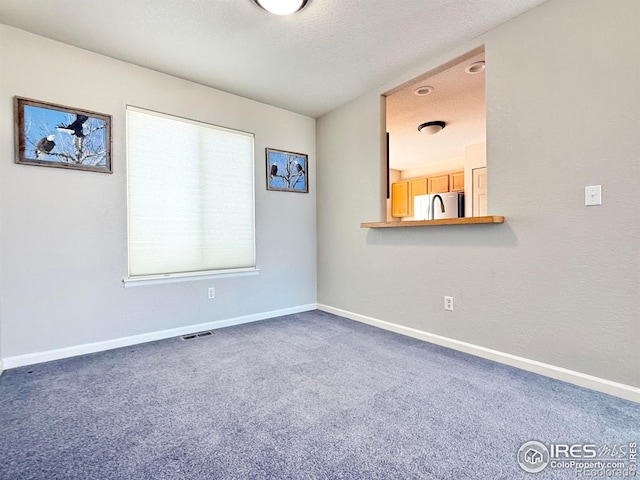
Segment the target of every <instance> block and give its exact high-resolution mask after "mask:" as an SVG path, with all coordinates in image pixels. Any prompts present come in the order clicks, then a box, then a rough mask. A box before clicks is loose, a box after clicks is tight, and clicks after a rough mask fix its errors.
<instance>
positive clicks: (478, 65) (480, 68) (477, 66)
mask: <svg viewBox="0 0 640 480" xmlns="http://www.w3.org/2000/svg"><path fill="white" fill-rule="evenodd" d="M485 68H486V66H485V64H484V61H480V62H475V63H472V64H471V65H469V66H468V67H467V68H465V69H464V71H465V72H467V73H470V74H472V75H473V74H474V73H480V72H484V69H485Z"/></svg>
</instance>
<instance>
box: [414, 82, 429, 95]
mask: <svg viewBox="0 0 640 480" xmlns="http://www.w3.org/2000/svg"><path fill="white" fill-rule="evenodd" d="M433 90H434V88H433V87H431V86H428V85H425V86H423V87H418V88H416V89H415V91H414V93H415V94H416V95H418V96H420V97H422V96H424V95H429V94H430V93H431V92H433Z"/></svg>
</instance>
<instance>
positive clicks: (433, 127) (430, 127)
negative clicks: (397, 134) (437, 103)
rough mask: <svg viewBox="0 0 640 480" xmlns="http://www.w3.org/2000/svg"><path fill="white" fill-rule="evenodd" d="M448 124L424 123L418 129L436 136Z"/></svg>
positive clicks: (439, 122)
mask: <svg viewBox="0 0 640 480" xmlns="http://www.w3.org/2000/svg"><path fill="white" fill-rule="evenodd" d="M446 126H447V124H446V123H444V122H441V121H439V120H438V121H435V122H427V123H423V124H422V125H420V126H419V127H418V131H419V132H422V133H426V134H427V135H435V134H436V133H438V132H440V131H441V130H442V129H443V128H444V127H446Z"/></svg>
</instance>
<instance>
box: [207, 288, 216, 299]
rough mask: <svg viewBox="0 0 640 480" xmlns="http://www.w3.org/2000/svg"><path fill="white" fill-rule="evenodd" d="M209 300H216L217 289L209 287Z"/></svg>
mask: <svg viewBox="0 0 640 480" xmlns="http://www.w3.org/2000/svg"><path fill="white" fill-rule="evenodd" d="M208 294H209V299H212V298H216V287H209V291H208Z"/></svg>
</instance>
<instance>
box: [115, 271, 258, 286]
mask: <svg viewBox="0 0 640 480" xmlns="http://www.w3.org/2000/svg"><path fill="white" fill-rule="evenodd" d="M259 273H260V269H258V268H246V269H238V270H221V271H219V272H202V273H180V274H172V275H164V276H159V277H138V278H125V279H124V280H122V283H123V284H124V286H125V288H131V287H142V286H145V285H158V284H162V283H180V282H193V281H197V280H217V279H219V278H227V277H246V276H249V275H258V274H259Z"/></svg>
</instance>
